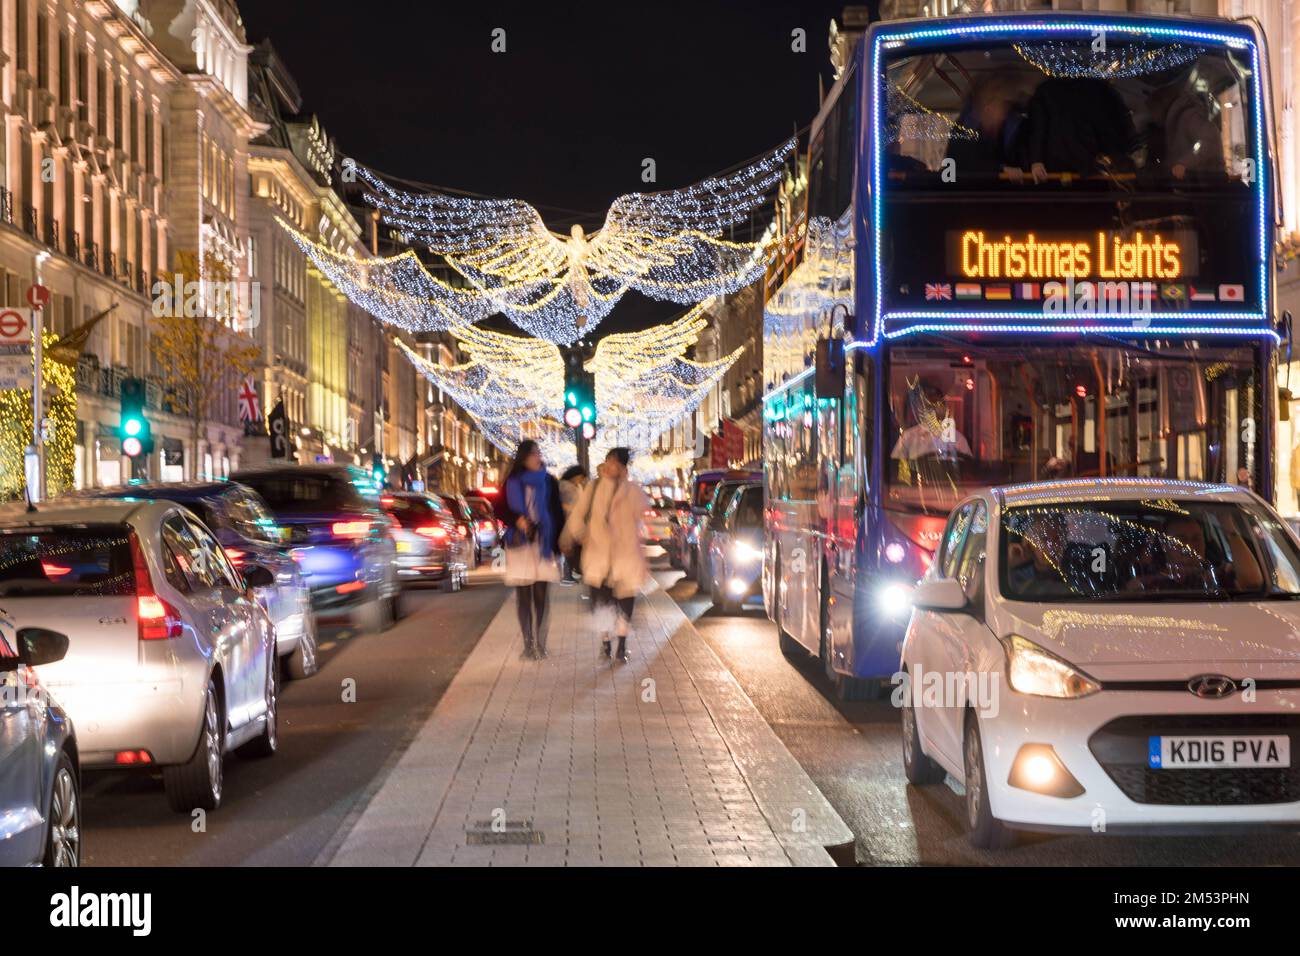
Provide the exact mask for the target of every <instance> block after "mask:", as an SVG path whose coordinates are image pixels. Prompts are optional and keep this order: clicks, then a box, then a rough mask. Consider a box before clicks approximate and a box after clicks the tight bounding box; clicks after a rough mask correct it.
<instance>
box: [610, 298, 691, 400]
mask: <svg viewBox="0 0 1300 956" xmlns="http://www.w3.org/2000/svg"><path fill="white" fill-rule="evenodd" d="M706 324H707V320H706V319H705V311H704V305H703V304H701V305H697V306H695V307H694V308H692V309H690V310H689V311H687V312H686V313H684V314H683V315H682V316H681V317H680V318H678V319H675V320H674V321H672V322H670V323H668V324H667V325H657V326H655V327H654V328H650V329H643V330H642V331H640V332H619V333H615V334H612V335H606V336H605V337H604V338H602V339H601V340H600V341H599V342H597V343H596V352H595V354H594V355H593V356H592V357H591V359H590V360H589V361H588V362H587V364H586V369H587V371H588V372H592V373H593V374H595V375H596V376H597V378H601V377H607V378H609V379H610V380H611V381H612V382H620V381H622V382H630V381H635V380H636V379H638V378H640V377H642V376H643V375H645V374H646V373H647V372H648V371H652V370H654V369H656V368H658V367H659V366H661V365H663V364H665V363H667V362H669V361H671V360H672V359H674V358H680V357H682V356H684V355H685V354H686V350H687V349H688V348H690V347H691V346H692V345H694V344H695V340H696V339H698V338H699V337H700V332H702V331H703V330H704V327H705V325H706Z"/></svg>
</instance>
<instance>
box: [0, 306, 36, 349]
mask: <svg viewBox="0 0 1300 956" xmlns="http://www.w3.org/2000/svg"><path fill="white" fill-rule="evenodd" d="M31 343H32V317H31V315H30V314H28V313H27V312H26V311H24V310H22V309H0V345H31Z"/></svg>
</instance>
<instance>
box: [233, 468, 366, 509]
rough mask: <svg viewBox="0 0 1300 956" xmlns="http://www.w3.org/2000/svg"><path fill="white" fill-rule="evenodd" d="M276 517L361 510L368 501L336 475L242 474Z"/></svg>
mask: <svg viewBox="0 0 1300 956" xmlns="http://www.w3.org/2000/svg"><path fill="white" fill-rule="evenodd" d="M239 482H240V483H241V484H245V485H248V486H249V487H251V488H252V489H253V490H254V491H256V492H257V493H258V494H259V495H261V496H262V499H263V500H264V501H265V502H266V504H267V507H268V508H270V509H271V510H272V511H273V512H275V513H276V514H309V513H319V512H331V511H349V510H358V509H361V508H364V507H365V502H364V501H363V500H362V498H361V495H360V494H359V493H358V492H357V490H356V488H355V487H354V486H353V485H352V483H351V482H349V481H346V480H344V479H342V478H336V477H334V476H332V475H241V476H240V478H239Z"/></svg>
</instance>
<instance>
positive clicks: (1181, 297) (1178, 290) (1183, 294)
mask: <svg viewBox="0 0 1300 956" xmlns="http://www.w3.org/2000/svg"><path fill="white" fill-rule="evenodd" d="M1160 298H1162V299H1164V300H1165V301H1166V302H1186V301H1187V286H1185V285H1183V284H1182V283H1181V282H1171V283H1169V284H1168V285H1163V286H1161V287H1160Z"/></svg>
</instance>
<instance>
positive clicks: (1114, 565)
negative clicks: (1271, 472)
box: [999, 497, 1300, 602]
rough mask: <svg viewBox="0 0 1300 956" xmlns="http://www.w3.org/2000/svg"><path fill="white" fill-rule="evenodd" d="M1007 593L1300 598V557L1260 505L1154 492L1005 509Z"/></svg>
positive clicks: (1057, 597) (1024, 596)
mask: <svg viewBox="0 0 1300 956" xmlns="http://www.w3.org/2000/svg"><path fill="white" fill-rule="evenodd" d="M999 564H1000V567H1001V590H1002V594H1003V596H1005V597H1007V598H1010V599H1011V600H1016V601H1047V602H1064V601H1098V600H1100V601H1138V602H1147V601H1222V600H1280V599H1287V600H1290V599H1295V598H1300V555H1297V553H1296V549H1295V548H1294V546H1293V545H1292V543H1291V539H1290V538H1289V537H1288V535H1287V534H1286V532H1285V531H1284V530H1283V527H1282V524H1281V522H1280V521H1279V520H1278V519H1277V518H1276V517H1275V516H1274V515H1273V514H1272V513H1271V512H1269V511H1268V510H1266V509H1265V508H1263V507H1260V506H1257V505H1255V504H1253V503H1249V504H1238V503H1234V502H1213V501H1200V500H1194V499H1181V498H1180V499H1170V498H1163V497H1161V498H1151V499H1146V500H1135V501H1096V502H1090V501H1084V502H1068V503H1061V502H1053V503H1049V504H1035V505H1031V506H1024V507H1013V508H1009V509H1007V511H1006V512H1005V513H1004V514H1003V518H1002V534H1001V546H1000V560H999Z"/></svg>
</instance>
